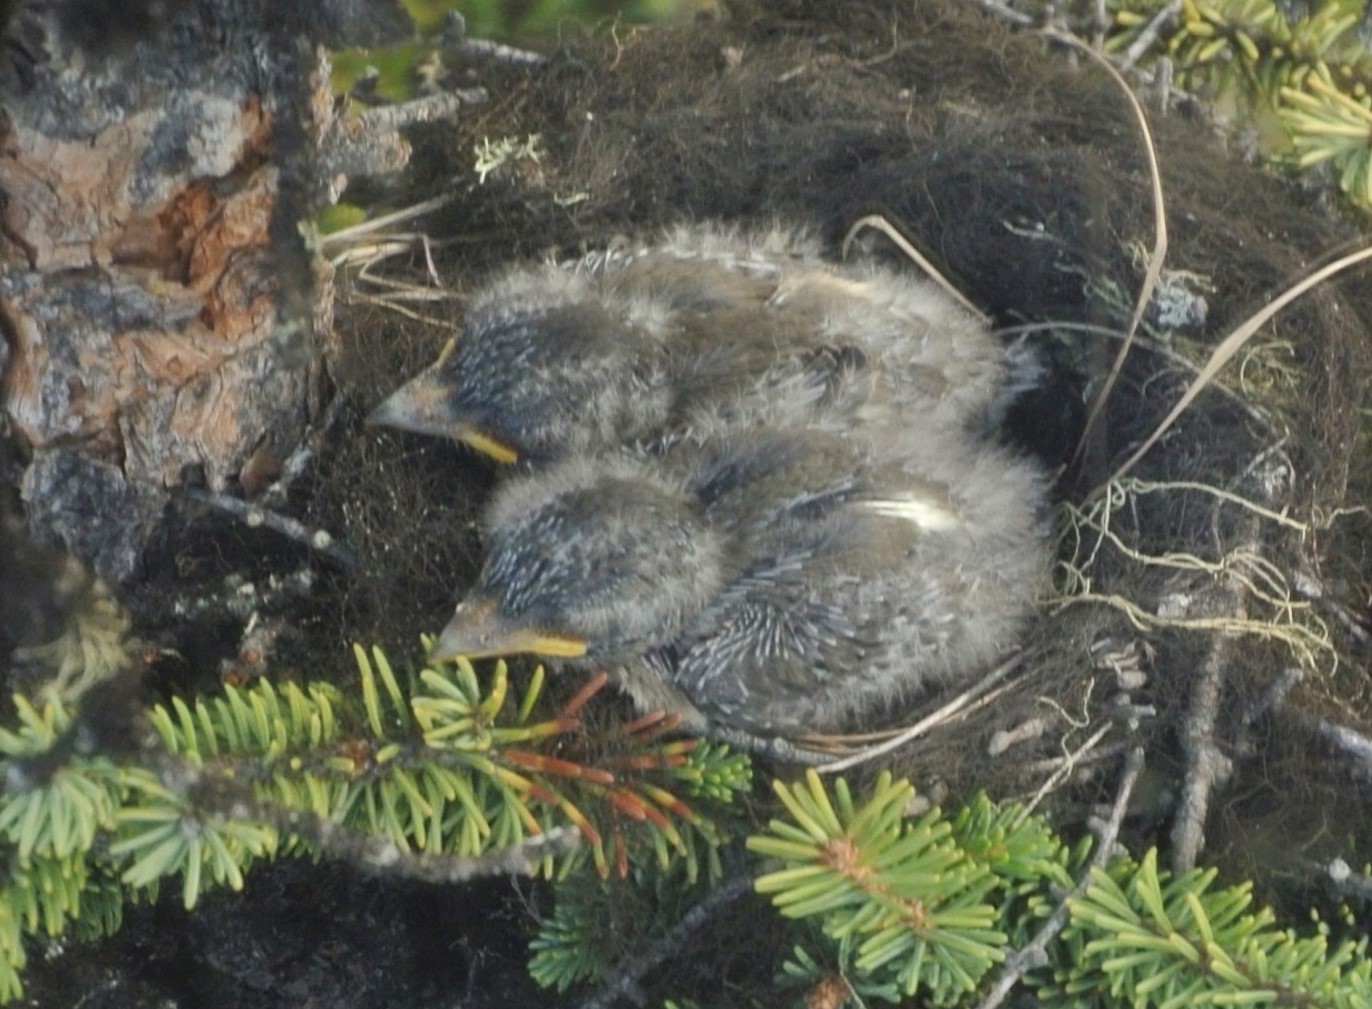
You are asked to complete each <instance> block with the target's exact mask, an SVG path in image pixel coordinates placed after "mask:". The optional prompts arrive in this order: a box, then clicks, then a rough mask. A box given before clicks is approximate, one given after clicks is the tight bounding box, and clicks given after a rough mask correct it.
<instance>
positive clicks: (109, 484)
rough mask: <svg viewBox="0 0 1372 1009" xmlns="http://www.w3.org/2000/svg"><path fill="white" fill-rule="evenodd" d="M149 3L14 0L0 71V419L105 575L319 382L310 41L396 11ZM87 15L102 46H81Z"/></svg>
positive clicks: (45, 521)
mask: <svg viewBox="0 0 1372 1009" xmlns="http://www.w3.org/2000/svg"><path fill="white" fill-rule="evenodd" d="M139 13H141V14H142V15H144V17H143V20H144V21H146V22H147V27H148V29H149V31H148V33H147V34H146V35H144V36H142V37H138V38H127V39H120V38H119V37H118V35H117V32H118V31H119V30H120V29H123V28H125V27H126V26H127V20H126V19H127V17H129V16H133V15H136V14H139ZM158 13H159V12H158V11H148V10H145V9H142V8H138V7H135V8H134V10H133V12H131V13H130V12H122V11H120V10H119V9H117V8H110V9H109V10H108V11H102V10H101V8H100V6H99V5H98V4H81V5H63V4H56V5H50V6H45V7H42V8H35V9H32V10H25V11H23V12H21V14H20V15H19V18H18V21H17V23H16V24H14V25H13V26H12V39H13V42H14V45H13V51H12V52H11V53H10V60H9V61H8V62H7V64H6V65H5V68H4V74H5V79H4V80H3V88H4V93H5V94H6V95H7V96H8V98H7V101H6V104H5V115H4V117H3V118H2V119H0V194H3V203H2V204H0V327H3V333H4V337H5V340H4V344H3V349H0V354H3V356H0V369H3V372H0V374H2V376H3V378H2V384H0V391H3V418H4V423H5V424H6V425H7V427H8V430H9V434H10V435H11V436H12V437H13V438H14V439H15V440H16V441H18V442H19V443H20V445H21V447H22V448H23V449H24V451H25V452H26V453H27V454H28V455H29V464H28V466H27V469H26V472H25V473H24V476H23V484H22V486H23V496H24V499H25V501H26V504H27V512H28V516H29V523H30V526H31V527H32V528H33V529H34V530H35V531H36V532H37V533H38V534H39V535H40V536H41V537H43V538H45V539H53V540H57V541H60V542H62V543H63V544H65V545H66V546H67V547H68V548H69V549H71V550H72V551H73V552H74V553H76V554H77V555H78V556H80V557H82V558H83V559H85V560H87V561H89V562H90V563H92V564H93V565H94V567H95V568H96V570H97V571H98V572H99V573H100V574H101V575H103V576H105V577H106V578H108V579H111V580H113V581H126V580H128V579H129V578H130V577H131V576H132V575H133V574H134V573H135V572H136V570H137V567H138V561H139V553H140V550H141V548H142V546H143V545H144V543H145V542H146V540H147V537H148V535H149V533H150V532H151V531H152V529H153V527H154V526H155V525H156V523H157V522H158V519H159V517H160V515H161V512H162V506H163V504H164V503H165V493H166V492H167V491H168V490H170V489H172V488H175V487H178V486H180V485H181V484H183V483H185V482H188V481H190V482H195V483H200V482H203V483H206V484H208V486H209V487H211V488H213V489H215V490H222V489H224V488H226V487H228V486H230V485H232V484H235V483H242V482H249V483H250V482H251V481H252V479H253V478H254V475H255V474H258V473H261V472H262V471H263V470H266V471H270V469H271V461H272V460H274V459H279V458H280V457H281V456H283V455H284V454H285V453H286V452H288V451H289V450H290V448H291V447H292V446H293V445H294V444H295V442H296V441H297V440H298V438H299V436H300V434H301V432H302V430H303V428H304V425H305V423H306V422H307V420H308V416H309V414H310V412H311V411H312V409H314V408H315V406H316V405H317V403H318V402H319V394H318V393H319V386H320V382H321V375H322V371H321V368H320V366H319V362H320V358H321V353H322V339H323V338H324V337H326V335H327V333H328V332H329V328H330V323H329V320H330V313H331V305H332V287H331V284H330V283H329V282H328V279H329V278H327V277H326V276H319V277H317V276H313V275H312V273H313V271H312V268H311V264H310V259H309V258H308V256H307V254H306V253H305V250H304V249H303V246H302V242H301V239H300V235H299V230H298V225H299V223H300V222H301V220H302V219H306V215H307V214H308V213H310V212H311V210H312V208H313V207H315V206H317V203H318V199H317V196H316V194H317V193H319V192H321V191H322V188H323V185H324V180H322V179H321V178H320V177H319V175H318V171H317V169H315V168H314V167H313V165H314V163H315V161H316V160H317V156H318V154H319V151H320V149H321V148H322V147H323V146H324V144H325V141H326V139H328V138H329V136H330V128H331V127H332V121H331V119H330V117H329V112H330V109H329V93H328V90H327V81H324V80H321V79H319V78H318V76H317V75H316V76H312V75H311V74H310V73H308V71H309V70H311V69H313V64H312V55H311V54H312V48H311V45H310V43H330V44H338V43H340V42H342V41H377V40H379V39H381V38H384V37H387V36H388V35H389V36H394V34H395V32H396V30H397V28H399V27H402V26H404V24H405V22H404V19H403V15H401V14H400V12H399V10H398V8H397V7H395V6H393V5H389V4H364V3H356V4H353V5H349V4H346V3H335V4H325V5H323V6H322V7H320V5H316V4H313V3H308V4H296V5H290V4H266V3H260V4H259V3H239V2H233V0H217V2H216V0H205V2H203V3H196V4H183V5H180V6H178V7H176V9H175V10H173V11H170V12H168V13H167V16H166V18H165V19H159V18H158V16H157V15H158ZM102 14H103V15H104V16H106V21H107V23H108V27H109V33H108V35H110V36H113V38H114V45H113V46H112V47H110V48H106V49H104V50H103V51H102V50H100V49H90V48H78V47H76V46H75V45H74V44H73V42H72V41H71V38H72V36H73V35H75V36H77V37H78V38H82V39H86V40H87V42H88V43H89V42H90V41H100V40H101V36H102V34H106V33H101V32H99V31H97V30H96V29H97V27H98V21H97V19H98V18H99V17H100V16H102ZM329 181H331V182H332V181H333V180H329ZM321 281H322V282H321ZM249 466H250V474H249V475H247V476H246V477H245V474H244V469H245V467H249Z"/></svg>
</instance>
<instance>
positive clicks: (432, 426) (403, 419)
mask: <svg viewBox="0 0 1372 1009" xmlns="http://www.w3.org/2000/svg"><path fill="white" fill-rule="evenodd" d="M450 392H451V390H450V388H449V386H448V383H447V382H446V381H445V380H443V379H442V378H441V377H439V375H438V374H437V373H436V372H435V370H434V369H433V368H430V369H428V370H427V371H424V372H421V373H420V374H419V375H417V376H416V377H415V378H413V379H411V380H410V381H409V382H406V383H405V384H404V385H402V386H401V387H400V388H399V389H397V390H396V391H395V392H394V393H392V394H391V397H390V398H389V399H387V400H386V401H385V402H384V403H382V404H381V405H380V406H378V407H377V408H376V409H375V410H373V411H372V412H371V415H370V416H369V417H368V418H367V423H368V424H375V425H378V426H380V427H393V428H396V429H397V430H400V431H413V432H415V433H416V434H434V435H439V436H440V437H447V438H456V439H457V440H458V441H460V442H463V443H464V444H466V445H469V446H470V447H472V448H474V449H476V450H477V451H478V452H480V453H481V454H482V455H488V456H490V457H491V458H492V459H494V460H495V461H496V462H503V463H511V462H515V461H516V460H517V459H518V458H519V453H518V452H516V451H515V449H514V447H513V446H511V445H508V444H506V443H505V442H503V441H501V440H500V439H499V438H497V437H495V436H494V435H492V434H489V433H487V432H485V431H482V430H481V429H480V428H478V427H476V426H475V425H474V424H471V423H469V422H467V421H464V420H459V419H455V418H454V417H453V416H452V415H451V413H449V410H448V404H447V400H448V396H449V395H450Z"/></svg>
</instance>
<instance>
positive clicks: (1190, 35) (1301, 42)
mask: <svg viewBox="0 0 1372 1009" xmlns="http://www.w3.org/2000/svg"><path fill="white" fill-rule="evenodd" d="M1163 10H1164V8H1163V6H1162V5H1160V4H1158V3H1156V2H1154V0H1117V2H1116V3H1115V4H1114V7H1113V16H1114V30H1113V32H1112V33H1111V35H1110V36H1109V38H1107V40H1106V49H1107V50H1108V51H1112V52H1120V51H1123V50H1125V49H1128V48H1129V47H1130V46H1131V45H1133V44H1135V43H1136V42H1138V41H1139V40H1140V37H1141V36H1142V35H1143V33H1144V32H1145V31H1148V30H1150V26H1152V25H1153V22H1154V20H1155V19H1156V18H1159V17H1162V16H1163V15H1162V11H1163ZM1368 28H1369V25H1368V23H1367V13H1366V9H1365V5H1363V4H1361V3H1357V2H1354V0H1316V2H1314V3H1312V4H1310V5H1308V6H1306V5H1303V4H1287V5H1283V4H1279V3H1277V2H1276V0H1213V2H1212V0H1181V4H1180V11H1179V13H1178V14H1177V15H1176V16H1175V17H1165V18H1164V20H1163V21H1162V23H1161V31H1160V33H1159V35H1158V41H1157V42H1156V43H1154V45H1153V46H1152V47H1151V49H1149V50H1148V51H1149V52H1151V53H1152V54H1153V55H1154V56H1160V55H1164V54H1165V55H1166V56H1168V57H1169V58H1170V59H1171V60H1172V61H1173V62H1174V64H1175V66H1176V70H1177V75H1178V79H1179V80H1180V81H1181V83H1183V84H1184V85H1185V86H1186V87H1188V88H1190V89H1192V90H1195V91H1200V92H1203V93H1205V94H1208V95H1209V96H1211V97H1213V98H1215V99H1217V100H1219V101H1220V102H1221V103H1225V102H1231V101H1234V102H1237V103H1238V104H1239V105H1240V106H1241V107H1244V110H1245V112H1246V113H1247V114H1248V115H1249V116H1251V117H1252V118H1253V119H1254V120H1255V121H1256V122H1257V125H1258V128H1259V129H1260V130H1261V129H1263V128H1265V127H1268V126H1270V127H1274V128H1275V129H1276V130H1277V131H1278V132H1279V133H1280V134H1281V136H1280V138H1279V139H1276V140H1274V141H1270V142H1269V143H1268V145H1267V146H1268V148H1269V150H1270V151H1271V152H1272V153H1273V154H1274V156H1275V157H1276V159H1277V160H1278V162H1279V163H1282V164H1287V165H1290V166H1292V167H1294V168H1298V169H1307V168H1310V167H1312V166H1314V165H1317V164H1321V163H1323V162H1328V163H1329V164H1330V166H1331V167H1332V169H1333V171H1334V173H1335V177H1336V178H1337V180H1338V184H1339V187H1340V188H1341V189H1342V190H1343V192H1345V193H1346V194H1347V195H1348V197H1349V199H1350V200H1352V201H1353V203H1354V204H1356V205H1357V206H1359V207H1361V208H1362V209H1364V210H1372V98H1370V97H1369V89H1370V87H1372V54H1369V52H1368V50H1367V39H1368Z"/></svg>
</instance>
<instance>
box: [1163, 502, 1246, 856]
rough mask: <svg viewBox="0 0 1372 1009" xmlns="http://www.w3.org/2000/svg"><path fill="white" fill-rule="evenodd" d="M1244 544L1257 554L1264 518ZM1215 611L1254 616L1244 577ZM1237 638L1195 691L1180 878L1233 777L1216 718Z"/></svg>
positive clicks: (1221, 638)
mask: <svg viewBox="0 0 1372 1009" xmlns="http://www.w3.org/2000/svg"><path fill="white" fill-rule="evenodd" d="M1241 529H1242V537H1241V538H1242V540H1243V542H1244V544H1245V546H1251V548H1252V550H1253V551H1254V552H1256V550H1257V546H1258V544H1257V539H1258V519H1257V517H1256V516H1254V515H1246V516H1244V518H1243V519H1242V525H1241ZM1214 606H1215V608H1216V609H1217V610H1218V611H1219V612H1220V613H1221V614H1222V615H1224V616H1225V617H1233V618H1236V619H1239V620H1243V619H1246V618H1247V616H1248V605H1247V591H1246V589H1245V587H1244V585H1243V583H1242V581H1241V580H1240V579H1238V578H1235V577H1233V576H1232V575H1231V576H1228V577H1225V578H1224V580H1223V581H1222V582H1221V583H1220V585H1219V587H1218V589H1217V591H1216V593H1215V599H1214ZM1234 641H1235V639H1234V638H1233V637H1232V636H1230V635H1228V634H1217V635H1215V636H1214V637H1212V638H1211V640H1210V651H1209V654H1207V655H1206V657H1205V662H1204V664H1203V665H1202V666H1201V669H1200V675H1199V676H1197V677H1196V682H1195V684H1194V686H1193V687H1192V690H1191V703H1190V705H1189V707H1188V708H1187V711H1186V719H1185V721H1184V722H1183V723H1182V731H1181V743H1182V749H1183V751H1184V752H1185V754H1186V778H1185V781H1184V782H1183V784H1182V790H1181V798H1180V801H1179V802H1178V804H1177V818H1176V822H1175V823H1174V824H1173V826H1172V869H1173V871H1174V872H1176V873H1177V874H1178V875H1180V874H1181V873H1183V872H1187V871H1189V870H1190V869H1192V868H1194V867H1195V864H1196V857H1197V856H1198V855H1199V854H1200V850H1201V848H1202V847H1203V846H1204V844H1205V819H1206V814H1207V813H1208V811H1209V808H1210V793H1211V792H1212V791H1213V790H1214V788H1215V786H1216V785H1217V784H1220V783H1222V782H1223V781H1224V780H1225V779H1227V778H1228V777H1229V774H1230V770H1231V767H1232V763H1231V761H1230V760H1229V758H1228V757H1226V756H1225V755H1224V754H1223V753H1221V752H1220V748H1219V746H1218V745H1217V744H1216V742H1215V720H1216V719H1217V718H1218V717H1219V708H1220V697H1221V696H1222V695H1223V687H1224V676H1225V673H1226V672H1227V671H1228V666H1229V663H1230V660H1231V657H1232V654H1233V651H1234Z"/></svg>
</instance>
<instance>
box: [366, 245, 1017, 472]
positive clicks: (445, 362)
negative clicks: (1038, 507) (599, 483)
mask: <svg viewBox="0 0 1372 1009" xmlns="http://www.w3.org/2000/svg"><path fill="white" fill-rule="evenodd" d="M1003 380H1004V355H1003V350H1002V348H1001V346H1000V345H999V344H998V342H997V341H996V340H995V339H994V338H993V337H992V336H991V335H990V334H989V333H988V332H987V330H986V328H985V327H984V326H983V325H982V324H981V323H980V322H979V321H978V320H976V319H975V318H974V317H973V316H971V315H970V314H969V313H968V312H966V311H965V310H964V309H963V308H961V307H960V306H958V305H957V304H955V303H954V302H953V300H952V299H951V298H950V297H948V296H947V295H946V294H944V293H943V292H942V291H940V290H938V289H937V288H935V287H934V286H933V285H932V284H930V283H927V282H924V281H921V280H918V279H915V278H912V277H908V276H905V275H903V274H900V273H897V272H894V271H892V270H889V269H885V268H881V267H878V266H863V267H848V266H840V265H836V264H832V263H829V262H826V261H825V260H824V259H823V258H822V257H821V256H820V254H819V249H818V246H817V245H816V244H815V243H814V242H813V241H812V240H810V239H809V238H808V237H807V236H806V235H805V234H804V232H803V231H800V230H798V229H785V228H773V229H770V230H758V231H741V230H737V229H731V228H726V227H722V226H718V225H690V226H680V227H678V228H676V229H674V230H672V231H670V232H668V233H667V235H666V236H665V237H664V238H663V239H662V240H661V241H660V242H657V243H654V244H651V245H646V246H642V247H639V248H634V249H629V250H619V249H611V250H609V251H606V252H601V253H596V254H594V255H590V256H587V257H584V258H583V259H581V260H578V261H575V262H573V263H571V264H567V265H555V264H549V265H544V266H542V267H533V268H527V267H526V268H518V269H515V270H513V271H511V272H509V273H507V274H506V275H504V276H503V277H502V278H500V279H497V280H496V281H494V282H493V283H492V284H491V285H490V286H489V287H488V288H487V289H486V290H485V291H484V292H483V293H482V294H481V295H480V296H478V297H477V298H476V299H475V300H474V301H473V302H472V304H471V306H470V307H469V310H468V313H467V319H466V325H465V328H464V332H463V335H462V336H461V337H460V338H459V339H458V340H456V341H454V342H453V343H451V344H450V345H449V346H448V347H447V348H446V349H445V350H444V352H443V354H442V355H441V356H440V357H439V359H438V360H437V361H436V362H435V363H434V364H433V365H431V366H430V367H429V368H428V369H427V370H425V371H424V372H423V373H422V374H420V375H419V376H418V377H416V378H415V379H413V380H412V381H410V382H409V383H408V384H406V385H405V386H403V387H402V388H401V389H400V390H398V391H397V392H396V393H395V394H394V395H392V396H391V397H390V398H389V399H388V400H386V402H384V403H383V404H382V405H381V406H380V407H379V408H378V409H377V410H376V411H375V412H374V413H373V414H372V417H371V421H372V422H373V423H376V424H381V425H385V426H389V427H395V428H400V429H404V430H410V431H417V432H422V433H428V434H436V435H441V436H447V437H451V438H455V439H457V440H459V441H462V442H465V443H467V444H468V445H470V446H472V447H473V448H476V449H477V450H479V451H481V452H484V453H486V454H487V455H490V456H492V457H493V458H495V459H497V460H499V461H502V462H512V461H515V460H516V459H520V460H530V461H534V462H546V461H550V460H553V459H557V458H562V457H565V456H568V455H572V454H577V453H584V452H587V451H591V452H595V451H600V450H603V449H605V448H608V447H611V446H618V445H630V444H636V443H638V444H646V443H652V442H654V441H659V440H675V439H678V438H681V437H687V438H691V437H699V436H703V435H702V434H701V432H709V431H713V430H716V429H718V428H719V427H720V426H721V425H723V426H726V427H742V426H760V425H767V424H774V425H789V424H795V425H801V424H805V425H817V426H820V427H824V428H826V429H829V430H833V431H837V432H843V431H846V430H848V429H850V428H851V427H852V426H853V425H854V424H855V423H865V422H869V421H874V420H875V421H882V420H885V421H889V420H890V418H891V417H892V416H893V415H898V414H899V413H900V412H901V411H902V410H903V409H905V408H906V407H908V406H909V405H910V404H912V403H918V404H919V410H920V417H921V424H922V425H923V426H930V425H932V426H937V427H949V428H958V427H962V426H966V425H968V424H971V425H974V426H975V425H976V424H978V423H979V422H980V420H981V417H982V415H983V414H984V412H985V411H986V409H987V407H988V405H989V404H990V402H991V400H992V398H993V396H994V395H995V394H996V392H997V390H998V389H999V388H1000V387H1001V385H1002V382H1003Z"/></svg>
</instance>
